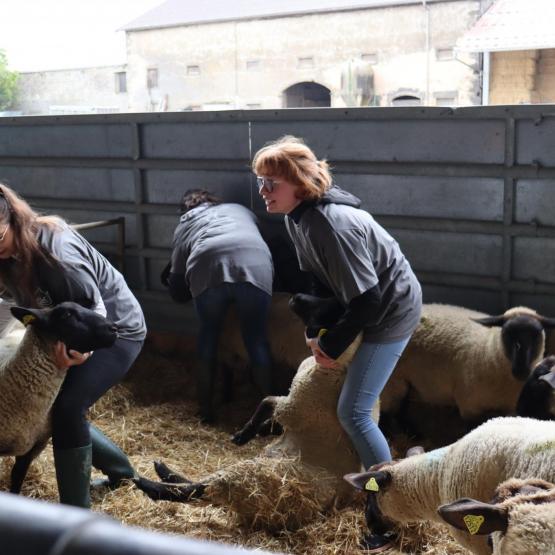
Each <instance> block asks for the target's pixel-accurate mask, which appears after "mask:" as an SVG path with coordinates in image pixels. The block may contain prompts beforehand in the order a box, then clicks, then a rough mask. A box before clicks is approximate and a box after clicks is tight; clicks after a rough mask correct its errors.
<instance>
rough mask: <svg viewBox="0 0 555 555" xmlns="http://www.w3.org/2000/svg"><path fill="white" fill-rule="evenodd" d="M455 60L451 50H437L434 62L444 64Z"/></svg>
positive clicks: (453, 52)
mask: <svg viewBox="0 0 555 555" xmlns="http://www.w3.org/2000/svg"><path fill="white" fill-rule="evenodd" d="M454 59H455V51H454V50H453V49H452V48H438V49H437V50H436V60H438V61H439V62H446V61H449V60H454Z"/></svg>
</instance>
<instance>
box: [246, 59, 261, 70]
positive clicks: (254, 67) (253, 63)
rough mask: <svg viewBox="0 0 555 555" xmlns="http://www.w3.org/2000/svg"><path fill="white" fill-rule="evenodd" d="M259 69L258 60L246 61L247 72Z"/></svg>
mask: <svg viewBox="0 0 555 555" xmlns="http://www.w3.org/2000/svg"><path fill="white" fill-rule="evenodd" d="M259 69H260V60H247V71H257V70H259Z"/></svg>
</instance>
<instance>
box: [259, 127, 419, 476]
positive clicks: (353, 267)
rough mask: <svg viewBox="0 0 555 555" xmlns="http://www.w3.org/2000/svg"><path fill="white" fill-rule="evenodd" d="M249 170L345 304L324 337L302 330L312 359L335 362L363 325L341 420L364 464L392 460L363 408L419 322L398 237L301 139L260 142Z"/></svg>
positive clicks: (310, 265) (415, 292)
mask: <svg viewBox="0 0 555 555" xmlns="http://www.w3.org/2000/svg"><path fill="white" fill-rule="evenodd" d="M253 171H254V172H255V174H256V175H257V182H258V188H259V193H260V195H261V196H262V198H263V199H264V201H265V203H266V210H267V211H268V212H270V213H281V214H286V216H285V225H286V227H287V231H288V232H289V235H290V237H291V239H292V241H293V243H294V245H295V248H296V251H297V257H298V260H299V264H300V267H301V269H302V270H306V271H309V272H311V273H312V274H313V275H314V276H315V277H316V278H317V280H318V282H320V283H321V284H323V285H324V286H326V287H327V288H328V289H329V290H330V291H331V292H332V294H333V295H334V296H335V297H336V298H337V299H338V300H339V301H340V302H341V304H342V305H343V306H344V309H345V311H344V313H343V315H342V316H341V317H340V319H339V320H338V322H337V324H336V325H335V326H333V327H331V328H330V329H328V330H326V332H325V333H324V335H321V336H320V337H313V338H307V345H308V346H309V347H310V348H311V350H312V353H313V355H314V357H315V359H316V362H318V363H319V364H320V365H321V366H323V367H333V366H334V365H335V364H336V362H335V360H336V359H337V357H338V356H339V355H340V354H341V353H342V352H343V351H344V350H345V349H346V348H347V347H348V346H349V345H350V344H351V342H352V341H353V340H354V339H355V337H356V336H357V335H358V334H359V332H362V333H363V343H362V344H361V346H360V347H359V349H358V351H357V353H356V355H355V357H354V359H353V361H352V363H351V364H350V365H349V368H348V370H347V377H346V379H345V383H344V385H343V388H342V391H341V394H340V397H339V403H338V408H337V414H338V417H339V420H340V422H341V424H342V426H343V428H344V429H345V431H346V432H347V433H348V435H349V436H350V438H351V440H352V442H353V444H354V446H355V448H356V450H357V452H358V454H359V456H360V459H361V461H362V463H363V465H364V467H365V468H368V467H370V466H371V465H373V464H375V463H378V462H381V461H387V460H391V454H390V451H389V447H388V444H387V441H386V439H385V437H384V436H383V434H382V433H381V431H380V430H379V428H378V426H377V425H376V424H375V422H374V421H373V420H372V418H371V409H372V406H373V405H374V404H375V403H376V401H377V400H378V397H379V395H380V392H381V390H382V389H383V387H384V386H385V384H386V382H387V380H388V378H389V376H390V375H391V373H392V372H393V369H394V368H395V364H396V363H397V361H398V359H399V357H400V356H401V353H402V352H403V349H404V348H405V346H406V344H407V343H408V340H409V338H410V336H411V334H412V332H413V331H414V329H415V328H416V326H417V324H418V322H419V319H420V310H421V304H422V299H421V297H422V294H421V289H420V285H419V283H418V280H417V279H416V277H415V275H414V274H413V272H412V270H411V268H410V265H409V263H408V262H407V260H406V259H405V257H404V256H403V254H402V252H401V250H400V249H399V245H398V244H397V242H396V241H395V240H394V239H393V238H392V237H391V236H390V235H389V234H388V233H387V232H386V231H385V230H384V229H383V228H382V227H381V226H380V225H378V224H377V223H376V221H375V220H374V219H373V218H372V216H371V215H370V214H368V212H366V211H364V210H361V209H360V208H359V206H360V200H359V199H357V198H356V197H354V196H353V195H351V194H350V193H348V192H346V191H343V190H342V189H340V188H339V187H337V186H336V185H334V184H332V177H331V175H330V172H329V169H328V165H327V163H326V162H325V161H324V160H318V159H317V158H316V156H315V154H314V153H313V152H312V150H310V148H308V147H307V146H306V145H305V144H304V143H303V142H302V141H301V140H299V139H297V138H295V137H291V136H286V137H283V138H281V139H279V140H278V141H275V142H273V143H270V144H268V145H266V146H265V147H264V148H262V149H261V150H259V151H258V152H257V153H256V155H255V157H254V160H253Z"/></svg>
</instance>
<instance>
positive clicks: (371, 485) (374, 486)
mask: <svg viewBox="0 0 555 555" xmlns="http://www.w3.org/2000/svg"><path fill="white" fill-rule="evenodd" d="M364 489H365V490H366V491H380V486H378V482H376V478H374V477H372V478H370V480H368V482H366V485H365V486H364Z"/></svg>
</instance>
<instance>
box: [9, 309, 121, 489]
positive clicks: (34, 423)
mask: <svg viewBox="0 0 555 555" xmlns="http://www.w3.org/2000/svg"><path fill="white" fill-rule="evenodd" d="M11 311H12V314H13V315H14V316H15V317H16V318H17V319H19V320H20V321H21V322H22V323H23V324H24V325H25V326H26V329H25V331H24V332H23V331H19V332H12V333H15V336H14V335H10V336H8V337H7V338H6V339H5V340H0V422H2V430H1V431H0V456H9V455H13V456H15V457H16V460H15V464H14V466H13V469H12V474H11V486H10V491H11V492H12V493H19V492H20V490H21V484H22V483H23V480H24V479H25V475H26V474H27V470H28V469H29V465H30V464H31V462H32V461H33V459H34V458H35V457H36V456H37V455H38V454H39V453H40V452H41V451H42V450H43V449H44V446H45V445H46V442H47V441H48V439H49V437H50V435H51V427H50V409H51V408H52V405H53V403H54V400H55V399H56V396H57V395H58V391H59V390H60V387H61V385H62V382H63V381H64V378H65V376H66V372H67V368H65V369H60V368H58V367H57V366H56V364H55V362H54V359H53V354H54V351H53V347H54V343H55V342H56V341H62V342H64V343H65V345H66V347H67V349H73V350H75V351H79V352H82V353H84V352H89V351H93V350H96V349H100V348H103V347H110V346H111V345H113V344H114V342H115V340H116V338H117V331H116V327H115V325H114V324H113V323H112V322H110V321H109V320H107V319H106V318H104V317H103V316H101V315H99V314H97V313H95V312H93V311H92V310H89V309H87V308H84V307H82V306H80V305H78V304H76V303H72V302H65V303H61V304H59V305H57V306H55V307H54V308H43V309H30V308H22V307H12V308H11ZM18 333H19V335H18Z"/></svg>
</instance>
